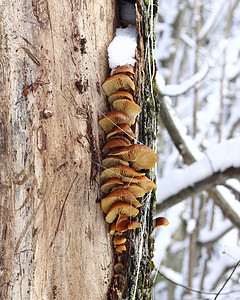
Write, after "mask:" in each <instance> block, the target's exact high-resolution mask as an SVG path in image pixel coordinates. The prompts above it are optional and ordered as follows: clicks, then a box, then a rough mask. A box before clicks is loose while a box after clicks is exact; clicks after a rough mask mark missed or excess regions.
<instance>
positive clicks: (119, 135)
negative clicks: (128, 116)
mask: <svg viewBox="0 0 240 300" xmlns="http://www.w3.org/2000/svg"><path fill="white" fill-rule="evenodd" d="M113 139H121V140H123V141H125V142H126V143H127V144H128V145H129V146H130V145H132V143H131V141H130V139H131V138H130V137H129V138H128V137H127V136H126V135H124V133H122V134H121V133H118V134H115V135H113V136H111V137H110V138H109V139H108V141H110V140H113Z"/></svg>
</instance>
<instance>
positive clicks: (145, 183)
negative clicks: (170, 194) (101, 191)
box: [121, 176, 157, 193]
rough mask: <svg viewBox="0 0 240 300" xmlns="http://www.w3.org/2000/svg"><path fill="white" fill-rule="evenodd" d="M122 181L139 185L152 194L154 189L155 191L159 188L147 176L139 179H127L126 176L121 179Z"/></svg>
mask: <svg viewBox="0 0 240 300" xmlns="http://www.w3.org/2000/svg"><path fill="white" fill-rule="evenodd" d="M121 181H123V182H128V183H135V184H137V185H139V186H140V187H141V188H143V189H144V190H145V192H146V193H148V192H150V191H151V190H152V189H155V188H156V187H157V186H156V184H155V183H154V182H153V181H152V180H150V179H149V178H147V177H146V176H139V177H137V176H136V177H134V178H133V177H130V176H129V177H127V176H124V177H122V178H121Z"/></svg>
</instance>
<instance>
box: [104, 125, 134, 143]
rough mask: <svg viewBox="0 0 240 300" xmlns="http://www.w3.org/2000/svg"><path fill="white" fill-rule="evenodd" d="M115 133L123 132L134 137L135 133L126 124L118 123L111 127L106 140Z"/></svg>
mask: <svg viewBox="0 0 240 300" xmlns="http://www.w3.org/2000/svg"><path fill="white" fill-rule="evenodd" d="M117 134H125V135H126V136H127V137H128V138H130V139H131V138H133V139H134V138H135V137H136V135H135V133H134V132H133V131H132V129H131V128H130V126H129V125H128V124H119V125H118V126H115V127H113V129H112V130H111V131H110V132H109V134H108V135H107V140H108V139H109V138H111V137H113V136H115V135H117Z"/></svg>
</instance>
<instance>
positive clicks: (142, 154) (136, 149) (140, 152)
mask: <svg viewBox="0 0 240 300" xmlns="http://www.w3.org/2000/svg"><path fill="white" fill-rule="evenodd" d="M109 155H119V156H120V157H121V158H123V159H124V160H126V161H131V162H132V166H133V168H134V169H135V170H137V171H138V170H142V169H151V168H153V167H154V165H155V163H156V162H157V154H156V153H155V152H154V151H153V150H152V149H151V148H149V147H147V146H144V145H131V146H128V147H125V148H121V149H119V150H115V151H112V152H110V154H109Z"/></svg>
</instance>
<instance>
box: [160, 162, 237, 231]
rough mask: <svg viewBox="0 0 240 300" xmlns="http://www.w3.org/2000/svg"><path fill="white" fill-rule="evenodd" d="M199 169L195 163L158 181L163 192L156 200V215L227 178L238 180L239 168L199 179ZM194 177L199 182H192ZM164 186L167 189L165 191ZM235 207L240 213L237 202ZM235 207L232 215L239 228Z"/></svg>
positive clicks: (201, 173)
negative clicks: (158, 202)
mask: <svg viewBox="0 0 240 300" xmlns="http://www.w3.org/2000/svg"><path fill="white" fill-rule="evenodd" d="M201 167H202V166H201V164H200V163H199V162H197V163H194V164H193V165H191V166H190V167H187V168H186V169H185V170H177V171H179V172H172V173H171V174H169V176H166V177H164V178H162V179H160V180H159V181H158V186H159V188H160V189H161V186H164V190H163V193H162V194H163V195H162V197H161V199H158V200H160V201H161V203H160V204H157V209H156V213H157V214H158V213H160V212H161V211H163V210H165V209H167V208H169V207H171V206H173V205H175V204H177V203H179V202H181V201H182V200H185V199H187V198H188V197H191V196H194V195H195V194H197V193H200V192H202V191H203V190H208V189H211V188H212V187H214V186H215V185H217V184H221V183H223V182H225V181H226V180H227V179H229V178H238V179H240V168H228V169H226V170H224V171H223V172H216V173H211V175H209V176H206V177H205V178H201V179H200V177H201V175H203V173H204V171H203V172H201ZM205 171H206V169H205ZM198 173H199V174H198ZM195 175H197V177H198V175H200V176H199V180H194V177H195ZM188 176H190V178H189V179H190V181H188V185H187V186H186V182H184V181H185V180H186V178H187V177H188ZM191 179H193V180H191ZM181 183H182V186H181ZM166 186H168V187H169V188H168V189H166ZM171 191H172V192H171ZM236 206H239V207H238V211H240V203H239V202H238V201H236ZM236 206H235V209H234V210H233V212H232V214H234V215H236V217H237V218H238V222H237V224H236V221H235V222H234V223H235V224H236V225H237V226H238V227H239V226H240V223H239V218H240V215H237V214H236V211H237V209H236ZM231 221H234V220H233V218H231Z"/></svg>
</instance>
